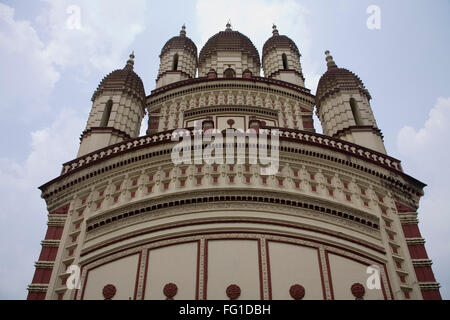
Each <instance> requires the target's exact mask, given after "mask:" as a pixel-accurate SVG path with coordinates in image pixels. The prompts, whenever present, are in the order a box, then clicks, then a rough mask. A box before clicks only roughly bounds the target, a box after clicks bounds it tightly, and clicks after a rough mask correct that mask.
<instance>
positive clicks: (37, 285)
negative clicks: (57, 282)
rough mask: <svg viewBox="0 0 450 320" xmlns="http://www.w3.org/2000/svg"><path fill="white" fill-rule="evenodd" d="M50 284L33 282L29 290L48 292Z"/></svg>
mask: <svg viewBox="0 0 450 320" xmlns="http://www.w3.org/2000/svg"><path fill="white" fill-rule="evenodd" d="M47 289H48V284H44V283H32V284H30V285H28V291H30V292H47Z"/></svg>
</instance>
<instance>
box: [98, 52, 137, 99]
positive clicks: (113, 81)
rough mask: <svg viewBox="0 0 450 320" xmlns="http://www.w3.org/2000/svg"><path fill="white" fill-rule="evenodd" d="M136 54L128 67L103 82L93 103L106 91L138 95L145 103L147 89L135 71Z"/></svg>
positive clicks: (112, 74)
mask: <svg viewBox="0 0 450 320" xmlns="http://www.w3.org/2000/svg"><path fill="white" fill-rule="evenodd" d="M133 59H134V54H131V55H130V60H128V62H127V64H126V66H125V67H124V68H123V69H119V70H114V71H113V72H111V73H110V74H108V75H107V76H106V77H104V78H103V80H102V81H101V82H100V84H99V85H98V87H97V90H95V92H94V94H93V96H92V101H94V100H95V99H96V98H97V97H98V96H99V95H100V94H101V93H103V92H104V91H112V90H127V91H129V92H131V93H132V94H134V95H136V96H137V97H138V98H139V99H140V100H142V101H145V89H144V84H143V83H142V80H141V78H140V77H139V76H138V75H137V74H136V73H135V72H134V71H133V65H134V60H133Z"/></svg>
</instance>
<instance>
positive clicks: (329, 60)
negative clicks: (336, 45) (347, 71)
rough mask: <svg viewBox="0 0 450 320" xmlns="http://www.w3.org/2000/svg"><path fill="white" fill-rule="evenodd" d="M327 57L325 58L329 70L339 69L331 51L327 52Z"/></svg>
mask: <svg viewBox="0 0 450 320" xmlns="http://www.w3.org/2000/svg"><path fill="white" fill-rule="evenodd" d="M325 55H326V56H327V57H326V58H325V61H326V62H327V66H328V69H330V68H337V65H336V63H335V62H334V60H333V56H331V55H330V51H329V50H327V51H325Z"/></svg>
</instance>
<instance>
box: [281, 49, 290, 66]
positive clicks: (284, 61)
mask: <svg viewBox="0 0 450 320" xmlns="http://www.w3.org/2000/svg"><path fill="white" fill-rule="evenodd" d="M281 59H283V69H284V70H286V69H289V66H288V61H287V55H286V53H283V54H282V55H281Z"/></svg>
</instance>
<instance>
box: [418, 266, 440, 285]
mask: <svg viewBox="0 0 450 320" xmlns="http://www.w3.org/2000/svg"><path fill="white" fill-rule="evenodd" d="M414 271H415V272H416V276H417V280H418V281H419V282H436V279H435V278H434V274H433V270H432V269H431V267H430V266H415V267H414Z"/></svg>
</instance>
